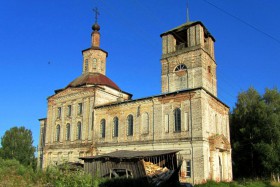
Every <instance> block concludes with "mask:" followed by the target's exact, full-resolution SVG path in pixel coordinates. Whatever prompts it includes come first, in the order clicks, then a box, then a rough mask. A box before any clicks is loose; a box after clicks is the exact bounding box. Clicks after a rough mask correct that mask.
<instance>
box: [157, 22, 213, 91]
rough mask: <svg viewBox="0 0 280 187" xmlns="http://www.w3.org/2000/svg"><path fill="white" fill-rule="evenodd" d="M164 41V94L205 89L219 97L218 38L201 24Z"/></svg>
mask: <svg viewBox="0 0 280 187" xmlns="http://www.w3.org/2000/svg"><path fill="white" fill-rule="evenodd" d="M160 36H161V38H162V57H161V65H162V71H161V90H162V93H169V92H175V91H180V90H186V89H193V88H199V87H203V88H204V89H206V90H207V91H209V92H210V93H212V94H213V95H214V96H217V80H216V62H215V56H214V42H215V39H214V37H213V36H212V35H211V34H210V33H209V32H208V30H207V29H206V27H205V26H204V25H203V24H202V23H201V22H199V21H197V22H187V23H185V24H183V25H180V26H178V27H176V28H174V29H172V30H169V31H167V32H165V33H163V34H161V35H160Z"/></svg>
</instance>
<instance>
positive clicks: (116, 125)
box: [113, 117, 119, 137]
mask: <svg viewBox="0 0 280 187" xmlns="http://www.w3.org/2000/svg"><path fill="white" fill-rule="evenodd" d="M113 121H114V127H113V137H118V136H119V118H118V117H114V120H113Z"/></svg>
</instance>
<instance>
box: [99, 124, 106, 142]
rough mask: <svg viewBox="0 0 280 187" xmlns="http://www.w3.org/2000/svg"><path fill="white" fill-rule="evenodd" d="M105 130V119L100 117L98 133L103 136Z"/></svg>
mask: <svg viewBox="0 0 280 187" xmlns="http://www.w3.org/2000/svg"><path fill="white" fill-rule="evenodd" d="M105 131H106V121H105V119H102V120H101V121H100V133H101V134H100V135H101V138H105Z"/></svg>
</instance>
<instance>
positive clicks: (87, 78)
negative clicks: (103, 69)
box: [67, 73, 120, 90]
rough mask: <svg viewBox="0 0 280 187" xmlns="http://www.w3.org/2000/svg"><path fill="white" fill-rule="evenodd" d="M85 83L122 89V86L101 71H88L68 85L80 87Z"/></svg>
mask: <svg viewBox="0 0 280 187" xmlns="http://www.w3.org/2000/svg"><path fill="white" fill-rule="evenodd" d="M85 85H104V86H109V87H110V88H113V89H116V90H120V88H119V87H118V86H117V85H116V84H115V83H114V82H113V81H112V80H111V79H109V78H108V77H106V76H105V75H103V74H101V73H86V74H83V75H81V76H80V77H78V78H76V79H75V80H73V81H72V82H71V83H70V84H69V85H68V86H67V88H68V87H80V86H85Z"/></svg>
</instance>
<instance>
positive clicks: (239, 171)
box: [230, 88, 280, 182]
mask: <svg viewBox="0 0 280 187" xmlns="http://www.w3.org/2000/svg"><path fill="white" fill-rule="evenodd" d="M230 126H231V143H232V159H233V171H234V174H233V176H234V177H235V178H244V177H245V178H257V177H258V178H268V179H273V180H274V181H278V182H280V181H279V178H280V167H279V166H280V93H279V91H278V90H277V89H271V90H270V89H266V91H265V93H264V94H263V95H260V94H259V93H258V92H257V91H256V90H255V89H254V88H249V89H248V90H247V91H245V92H242V93H240V94H239V95H238V100H237V103H236V106H235V108H234V109H233V112H232V114H231V125H230Z"/></svg>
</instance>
